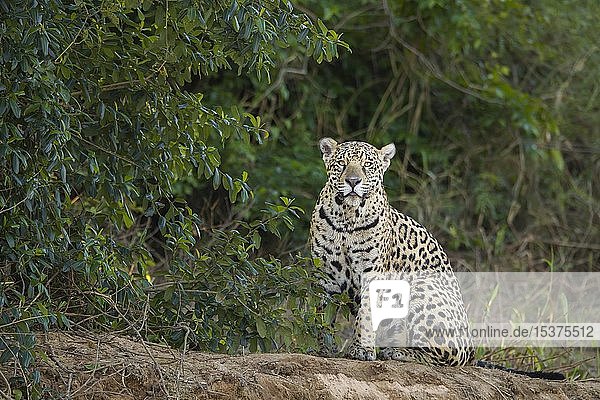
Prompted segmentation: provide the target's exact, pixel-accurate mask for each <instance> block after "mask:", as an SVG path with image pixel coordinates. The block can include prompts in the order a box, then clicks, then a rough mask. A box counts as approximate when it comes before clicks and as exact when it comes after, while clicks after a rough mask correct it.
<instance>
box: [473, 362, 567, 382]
mask: <svg viewBox="0 0 600 400" xmlns="http://www.w3.org/2000/svg"><path fill="white" fill-rule="evenodd" d="M475 365H477V366H478V367H481V368H490V369H499V370H501V371H506V372H510V373H512V374H519V375H525V376H528V377H530V378H537V379H546V380H549V381H562V380H565V379H566V378H565V376H564V375H563V374H561V373H560V372H544V371H521V370H518V369H513V368H506V367H503V366H501V365H496V364H492V363H491V362H488V361H477V364H475Z"/></svg>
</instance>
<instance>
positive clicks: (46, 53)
mask: <svg viewBox="0 0 600 400" xmlns="http://www.w3.org/2000/svg"><path fill="white" fill-rule="evenodd" d="M597 15H600V3H598V2H597V1H558V0H549V1H517V0H514V1H511V0H507V1H499V0H490V1H478V0H477V1H476V0H464V1H460V0H455V1H450V0H448V1H443V0H438V1H436V0H428V1H359V0H356V1H355V0H347V1H341V0H326V1H296V2H294V5H293V6H292V5H291V4H288V3H287V2H279V1H273V2H266V1H265V2H261V1H241V0H238V1H231V0H219V1H200V0H198V1H192V0H189V1H165V2H153V1H135V0H122V1H115V2H100V1H92V0H80V1H75V2H70V1H57V0H45V1H33V2H32V1H8V2H1V3H0V17H1V20H0V71H1V73H0V362H1V363H14V365H16V366H17V370H18V371H19V376H20V378H19V379H16V380H15V381H14V382H17V383H15V384H14V385H15V390H16V391H20V392H21V393H25V392H30V393H29V394H30V395H31V396H33V397H35V396H36V395H38V394H39V393H38V392H36V391H38V390H39V388H36V387H35V385H34V384H35V383H36V381H37V380H38V379H39V376H38V375H37V374H36V373H35V371H34V372H33V373H32V372H31V371H32V366H33V365H34V364H33V362H34V359H35V357H36V347H35V335H34V332H36V331H40V330H47V329H56V328H68V327H71V328H77V329H87V330H95V331H97V330H100V331H106V330H111V331H117V332H121V333H124V334H125V333H126V334H132V335H136V336H138V337H143V338H146V339H150V340H156V341H166V342H168V343H170V344H171V345H174V346H179V347H184V348H188V349H190V348H194V349H202V350H212V351H229V352H236V351H238V350H239V349H240V346H242V347H246V348H248V349H249V350H250V351H257V350H263V351H274V350H288V351H292V350H293V351H310V350H311V349H314V346H315V340H314V333H315V329H316V327H317V326H318V325H320V324H322V323H323V321H324V320H327V319H330V318H331V316H332V314H333V312H334V311H335V307H330V308H328V309H327V310H326V313H325V315H319V314H317V312H316V309H315V305H316V304H317V303H318V302H319V299H320V298H321V297H322V296H323V294H322V293H321V291H320V290H319V288H318V287H317V285H315V275H316V274H315V271H314V270H313V267H312V266H311V262H310V260H309V259H307V258H306V257H307V256H308V254H307V249H306V248H305V243H306V240H307V229H308V220H309V215H310V212H311V210H312V205H313V204H314V201H315V199H316V196H317V195H318V192H319V190H320V188H321V186H322V185H323V183H324V180H325V174H324V169H323V167H322V165H321V160H320V154H319V151H318V146H317V142H318V139H319V138H321V137H324V136H331V137H333V138H335V139H336V140H338V141H342V140H366V141H369V142H371V143H373V144H375V145H377V146H382V145H385V144H387V143H389V142H394V143H395V144H396V146H397V148H398V153H397V156H396V158H395V159H394V162H393V163H392V166H391V167H390V171H389V172H388V173H387V177H386V184H387V187H388V194H389V197H390V201H391V203H392V205H394V206H395V207H396V208H398V209H400V210H402V211H403V212H405V213H407V214H410V215H412V216H413V217H415V218H417V219H418V220H419V221H420V222H422V223H423V224H425V225H426V226H427V227H428V228H429V229H430V230H431V231H432V233H434V235H435V236H437V237H438V239H439V240H440V241H441V242H442V243H443V244H444V246H445V248H446V249H447V250H448V252H449V253H450V258H451V260H452V261H453V264H454V266H455V268H457V269H459V270H471V271H487V270H502V271H528V270H540V271H546V270H550V269H551V270H555V271H594V270H597V269H598V266H599V262H600V255H599V254H600V234H599V231H598V224H599V223H600V218H599V216H600V204H599V201H598V199H599V193H598V190H599V189H598V188H599V187H600V182H599V173H600V168H599V163H600V157H599V154H600V128H599V127H600V110H599V105H600V96H599V92H600V68H599V67H598V65H600V49H599V48H598V45H597V42H598V40H597V38H598V28H597ZM331 29H332V30H331ZM342 33H343V36H341V35H342ZM349 49H351V51H349ZM292 199H293V200H292ZM339 300H340V301H341V302H342V303H343V299H339ZM289 310H292V311H293V312H291V313H290V312H289ZM502 354H503V355H502V357H506V356H510V357H512V356H513V353H510V352H505V353H502ZM524 354H525V356H524V358H519V359H518V360H517V361H515V362H513V365H517V366H518V365H521V366H523V365H524V366H527V367H531V366H544V365H548V363H545V360H546V359H552V358H554V360H555V363H557V364H560V363H561V362H562V363H564V362H567V361H568V362H569V363H571V367H572V368H570V369H569V372H570V374H571V376H573V377H577V376H581V375H584V376H585V375H587V374H590V373H591V374H597V369H598V366H597V365H596V363H597V357H594V356H595V353H592V359H591V361H590V360H587V361H586V360H581V358H582V356H581V355H580V354H572V352H568V351H567V352H565V353H558V354H554V353H553V354H547V352H543V351H539V350H535V349H529V350H526V351H524ZM521 355H522V354H521ZM497 359H498V358H497ZM556 360H558V361H556ZM565 360H566V361H565ZM503 361H504V362H506V363H510V360H503ZM10 365H13V364H10ZM573 367H577V368H573Z"/></svg>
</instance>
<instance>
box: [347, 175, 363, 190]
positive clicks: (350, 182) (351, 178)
mask: <svg viewBox="0 0 600 400" xmlns="http://www.w3.org/2000/svg"><path fill="white" fill-rule="evenodd" d="M345 180H346V182H348V185H350V187H351V188H353V189H354V188H355V187H356V185H358V184H359V183H360V181H361V179H360V178H359V177H358V176H348V177H346V179H345Z"/></svg>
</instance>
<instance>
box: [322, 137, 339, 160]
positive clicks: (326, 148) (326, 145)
mask: <svg viewBox="0 0 600 400" xmlns="http://www.w3.org/2000/svg"><path fill="white" fill-rule="evenodd" d="M319 147H320V148H321V153H323V161H325V160H327V159H328V158H329V157H330V156H331V155H332V154H333V152H334V151H335V148H336V147H337V142H336V141H335V140H333V139H332V138H328V137H326V138H323V139H321V141H320V142H319Z"/></svg>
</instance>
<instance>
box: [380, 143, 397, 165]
mask: <svg viewBox="0 0 600 400" xmlns="http://www.w3.org/2000/svg"><path fill="white" fill-rule="evenodd" d="M379 153H381V155H382V156H383V162H384V165H385V169H387V167H389V166H390V161H391V159H392V158H393V157H394V155H395V154H396V146H394V143H390V144H388V145H386V146H383V147H382V148H381V150H379Z"/></svg>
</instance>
